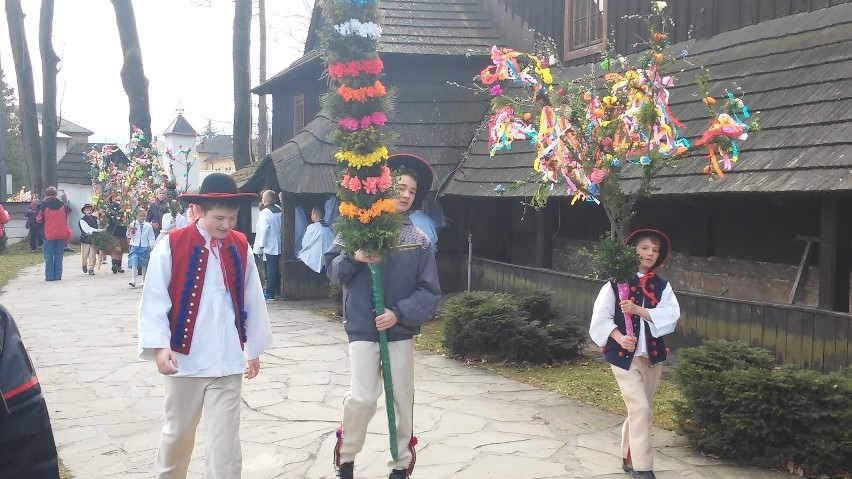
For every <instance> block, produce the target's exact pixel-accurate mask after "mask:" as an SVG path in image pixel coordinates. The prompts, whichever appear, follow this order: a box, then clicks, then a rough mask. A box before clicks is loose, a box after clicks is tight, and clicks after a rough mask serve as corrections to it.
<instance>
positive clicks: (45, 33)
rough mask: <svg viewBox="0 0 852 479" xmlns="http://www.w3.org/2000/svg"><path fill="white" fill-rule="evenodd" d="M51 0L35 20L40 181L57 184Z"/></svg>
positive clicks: (43, 4)
mask: <svg viewBox="0 0 852 479" xmlns="http://www.w3.org/2000/svg"><path fill="white" fill-rule="evenodd" d="M53 2H54V0H42V1H41V12H40V16H39V23H38V46H39V51H40V52H41V74H42V82H43V83H42V96H43V97H42V110H41V181H42V183H43V184H44V185H48V186H49V185H56V183H57V179H58V178H57V173H56V169H57V168H56V162H57V158H56V132H57V131H58V130H59V121H58V119H57V117H56V72H57V66H58V65H59V57H58V56H57V55H56V52H55V51H54V50H53Z"/></svg>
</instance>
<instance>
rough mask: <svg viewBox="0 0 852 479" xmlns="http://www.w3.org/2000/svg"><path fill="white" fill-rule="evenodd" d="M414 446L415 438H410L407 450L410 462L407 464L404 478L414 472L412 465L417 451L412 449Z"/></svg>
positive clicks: (415, 460) (415, 443)
mask: <svg viewBox="0 0 852 479" xmlns="http://www.w3.org/2000/svg"><path fill="white" fill-rule="evenodd" d="M416 445H417V436H411V439H410V440H409V441H408V450H409V451H411V462H409V463H408V468H407V469H406V470H405V477H408V476H410V475H411V473H412V472H414V463H416V462H417V451H416V450H415V449H414V446H416Z"/></svg>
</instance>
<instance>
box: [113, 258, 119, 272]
mask: <svg viewBox="0 0 852 479" xmlns="http://www.w3.org/2000/svg"><path fill="white" fill-rule="evenodd" d="M116 273H118V265H117V264H115V261H113V262H112V274H116Z"/></svg>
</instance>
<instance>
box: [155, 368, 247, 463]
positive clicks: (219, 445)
mask: <svg viewBox="0 0 852 479" xmlns="http://www.w3.org/2000/svg"><path fill="white" fill-rule="evenodd" d="M165 383H166V406H165V408H166V422H165V424H163V433H162V436H161V437H160V453H159V455H158V457H157V473H158V477H159V478H160V479H184V478H185V477H186V472H187V469H188V468H189V460H190V457H191V456H192V447H193V445H194V443H195V430H196V428H197V426H198V421H199V420H200V419H201V411H202V409H203V410H204V427H205V429H206V435H205V440H206V443H207V446H206V448H205V452H204V469H205V474H204V477H205V478H206V479H239V477H240V473H241V470H242V461H243V456H242V450H241V449H240V404H241V399H240V391H241V390H242V385H243V378H242V375H241V374H233V375H230V376H224V377H220V378H191V377H179V378H176V377H172V376H165Z"/></svg>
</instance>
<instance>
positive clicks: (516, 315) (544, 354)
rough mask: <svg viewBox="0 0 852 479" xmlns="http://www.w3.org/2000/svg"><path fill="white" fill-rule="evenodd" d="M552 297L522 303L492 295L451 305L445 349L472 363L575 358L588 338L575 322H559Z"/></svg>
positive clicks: (469, 295)
mask: <svg viewBox="0 0 852 479" xmlns="http://www.w3.org/2000/svg"><path fill="white" fill-rule="evenodd" d="M552 299H553V295H552V293H551V292H550V291H546V290H537V291H533V292H531V293H529V294H527V295H524V296H522V297H520V298H515V297H514V296H512V295H508V294H497V293H491V292H488V291H472V292H465V293H461V294H459V295H457V296H455V297H453V298H451V299H450V300H449V301H448V302H447V307H446V311H445V317H446V318H447V321H446V324H445V326H444V346H445V347H447V348H448V349H449V350H450V351H451V352H452V353H453V354H457V355H461V356H465V357H468V358H472V359H480V358H481V359H493V360H497V361H508V362H531V363H552V362H556V361H563V360H566V359H571V358H574V357H577V356H578V355H579V354H580V350H581V348H582V345H583V342H584V341H585V336H584V332H583V330H582V328H581V327H580V326H579V324H578V322H577V320H576V319H575V318H569V317H566V318H561V319H560V316H561V315H560V313H559V312H558V311H557V310H556V309H555V308H554V306H553V304H552Z"/></svg>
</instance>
